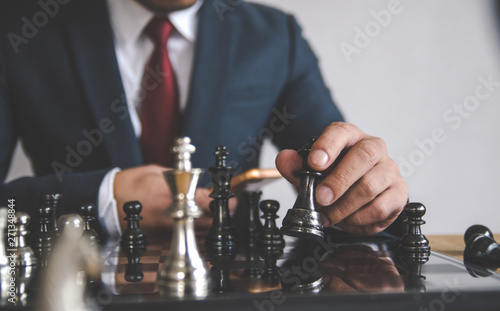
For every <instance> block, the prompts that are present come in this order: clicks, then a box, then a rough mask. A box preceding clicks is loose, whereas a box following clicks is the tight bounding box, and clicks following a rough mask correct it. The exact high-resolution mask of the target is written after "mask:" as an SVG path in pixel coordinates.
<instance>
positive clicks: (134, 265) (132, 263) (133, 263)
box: [123, 248, 144, 282]
mask: <svg viewBox="0 0 500 311" xmlns="http://www.w3.org/2000/svg"><path fill="white" fill-rule="evenodd" d="M123 252H124V253H125V255H126V256H127V260H128V263H127V266H126V267H125V281H127V282H140V281H142V279H143V278H144V273H143V272H142V268H141V262H140V261H141V256H142V254H143V253H144V249H141V248H125V249H123Z"/></svg>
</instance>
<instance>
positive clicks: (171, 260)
mask: <svg viewBox="0 0 500 311" xmlns="http://www.w3.org/2000/svg"><path fill="white" fill-rule="evenodd" d="M172 150H173V152H174V153H175V155H176V156H175V165H174V169H173V170H170V171H166V172H165V173H164V176H165V179H166V181H167V183H168V185H169V187H170V189H171V192H172V201H173V202H172V205H171V206H170V207H169V208H168V209H167V210H166V211H165V215H166V216H168V217H171V218H173V219H174V224H173V229H172V244H171V247H170V252H169V254H168V257H167V259H166V261H165V263H164V265H163V267H162V268H161V270H160V272H159V275H158V285H159V289H160V294H161V295H162V296H167V297H177V298H183V297H193V296H194V297H197V298H201V297H205V296H207V294H208V289H209V285H210V275H209V272H208V269H207V266H206V264H205V261H204V260H203V259H202V258H201V256H200V254H199V252H198V247H197V245H196V238H195V231H194V219H195V218H198V217H200V216H201V215H202V214H203V211H202V210H201V209H200V208H199V207H198V206H197V205H196V203H195V200H194V198H195V191H196V186H197V184H198V181H199V179H200V176H201V175H202V174H203V170H202V169H199V168H192V167H191V154H193V153H194V152H195V151H196V148H195V147H194V146H193V145H192V144H191V140H190V139H189V138H188V137H184V138H179V139H177V140H176V142H175V146H174V147H173V149H172Z"/></svg>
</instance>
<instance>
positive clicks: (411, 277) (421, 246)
mask: <svg viewBox="0 0 500 311" xmlns="http://www.w3.org/2000/svg"><path fill="white" fill-rule="evenodd" d="M404 212H405V214H406V216H407V217H408V219H407V220H405V222H406V223H407V224H408V232H407V233H406V234H405V235H404V236H403V237H402V238H401V241H400V244H399V256H400V259H401V260H402V261H403V264H404V265H405V268H406V271H405V272H406V273H405V290H406V291H411V292H415V291H416V292H425V291H426V287H425V284H424V282H423V280H425V276H424V275H422V266H423V265H424V264H425V263H426V262H427V261H428V260H429V257H430V255H431V249H430V247H429V240H427V238H426V237H425V235H423V234H422V230H421V226H422V225H423V224H425V221H424V220H423V219H422V217H423V216H424V215H425V212H426V209H425V206H424V205H423V204H422V203H411V202H410V203H408V204H406V205H405V207H404Z"/></svg>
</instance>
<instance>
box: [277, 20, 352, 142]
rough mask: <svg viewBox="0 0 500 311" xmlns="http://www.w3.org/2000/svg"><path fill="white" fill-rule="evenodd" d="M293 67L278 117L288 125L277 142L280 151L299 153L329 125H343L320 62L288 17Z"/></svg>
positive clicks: (280, 101)
mask: <svg viewBox="0 0 500 311" xmlns="http://www.w3.org/2000/svg"><path fill="white" fill-rule="evenodd" d="M287 21H288V30H289V38H290V40H289V42H290V47H289V53H288V55H289V65H288V77H287V83H286V85H285V88H284V91H283V93H282V95H281V97H280V100H279V102H278V105H277V106H276V107H275V108H276V110H275V112H274V113H275V114H278V117H281V118H282V119H283V121H284V124H285V125H286V126H285V129H284V131H282V132H279V133H277V135H276V136H275V138H274V142H275V143H276V144H277V145H278V146H279V148H280V149H283V148H291V149H298V148H299V147H300V146H302V145H304V144H305V143H306V142H307V141H308V138H309V137H311V136H319V135H321V133H322V132H323V130H324V129H325V128H326V126H327V125H328V124H330V123H331V122H335V121H343V120H344V119H343V117H342V114H341V112H340V111H339V109H338V107H337V106H336V105H335V104H334V103H333V100H332V96H331V94H330V91H329V89H328V88H327V87H326V85H325V83H324V81H323V78H322V76H321V72H320V70H319V66H318V60H317V58H316V56H315V55H314V53H313V51H312V50H311V48H310V46H309V44H308V43H307V42H306V40H305V39H304V38H303V37H302V34H301V29H300V27H299V25H298V24H297V22H296V20H295V19H294V18H293V17H292V16H288V20H287Z"/></svg>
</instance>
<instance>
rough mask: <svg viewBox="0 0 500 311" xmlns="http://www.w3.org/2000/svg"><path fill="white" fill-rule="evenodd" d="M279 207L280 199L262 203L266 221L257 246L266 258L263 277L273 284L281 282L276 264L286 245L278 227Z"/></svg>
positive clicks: (261, 208) (263, 216) (261, 206)
mask: <svg viewBox="0 0 500 311" xmlns="http://www.w3.org/2000/svg"><path fill="white" fill-rule="evenodd" d="M279 207H280V205H279V203H278V201H275V200H265V201H262V202H261V203H260V210H261V211H262V212H263V215H262V217H261V218H263V219H264V220H265V222H264V227H263V228H262V229H261V230H260V232H259V235H258V237H257V247H258V248H259V250H260V254H261V257H262V258H263V259H264V272H263V274H262V278H263V279H265V280H267V281H268V282H269V283H270V285H271V286H274V285H278V284H279V282H280V279H281V273H280V271H279V269H278V267H277V266H276V261H277V260H278V258H279V257H280V256H281V255H282V254H283V249H284V247H285V240H284V239H283V234H282V233H281V232H280V230H279V229H278V228H277V227H276V218H278V215H277V213H278V210H279Z"/></svg>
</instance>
